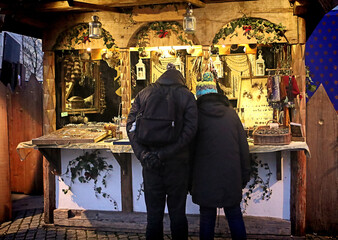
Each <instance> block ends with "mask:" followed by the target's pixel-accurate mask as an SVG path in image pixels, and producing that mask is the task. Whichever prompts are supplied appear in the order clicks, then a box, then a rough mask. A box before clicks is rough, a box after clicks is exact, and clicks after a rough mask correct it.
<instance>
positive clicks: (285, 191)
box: [56, 149, 291, 220]
mask: <svg viewBox="0 0 338 240" xmlns="http://www.w3.org/2000/svg"><path fill="white" fill-rule="evenodd" d="M87 151H91V150H87ZM100 151H101V155H102V156H104V157H106V160H107V161H109V163H110V164H112V165H113V171H112V172H111V174H110V176H109V178H108V179H107V189H104V191H106V192H107V193H109V194H110V195H111V196H112V198H113V199H114V200H115V201H116V203H117V208H116V209H114V204H112V203H111V202H109V200H108V199H106V198H103V197H102V196H99V198H97V197H95V194H94V189H93V183H85V184H84V183H79V182H78V181H76V182H75V183H74V184H73V186H72V190H71V192H70V193H67V194H64V193H63V192H62V189H65V188H67V186H66V185H65V183H63V182H62V181H61V177H62V178H64V180H65V182H66V183H67V184H68V183H70V179H69V178H68V179H67V178H66V177H64V176H61V177H60V176H57V177H56V208H58V209H87V210H103V211H106V210H107V211H121V210H122V206H121V176H120V166H119V164H118V163H117V161H116V160H115V159H114V156H113V154H112V153H111V152H109V151H108V152H107V151H105V150H100ZM83 153H84V150H74V149H72V150H67V149H65V150H64V149H63V150H62V151H61V159H62V161H61V162H62V166H61V167H62V173H64V172H65V171H66V167H67V164H68V162H69V161H70V160H72V159H75V158H76V157H77V156H80V155H82V154H83ZM257 156H258V158H259V159H261V160H262V161H263V162H267V163H268V165H269V167H270V170H271V172H272V175H271V179H270V187H271V189H272V196H271V198H270V199H269V200H268V201H266V200H262V199H261V195H262V189H259V188H256V189H255V190H254V193H253V194H252V196H251V197H252V198H251V200H250V201H249V204H248V206H247V207H246V209H245V213H244V215H250V216H264V217H275V218H280V219H285V220H289V219H290V183H291V175H290V172H291V167H290V152H288V151H282V160H281V162H282V164H281V169H282V180H280V181H277V180H276V153H260V154H257ZM266 173H267V170H265V169H262V168H259V175H260V176H261V177H262V179H263V181H265V180H266ZM98 182H100V181H98ZM132 183H133V189H132V191H133V211H134V212H146V206H145V202H144V192H143V191H142V189H143V186H142V183H143V179H142V167H141V164H140V162H139V161H138V160H137V159H136V157H135V155H134V154H132ZM243 193H245V190H244V191H243ZM243 196H244V194H243ZM242 206H243V203H242ZM243 210H244V209H243ZM166 212H167V208H166ZM187 214H199V206H198V205H196V204H194V203H193V202H192V200H191V196H190V195H188V199H187ZM221 214H222V211H221Z"/></svg>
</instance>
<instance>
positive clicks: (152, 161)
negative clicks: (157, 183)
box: [141, 152, 162, 169]
mask: <svg viewBox="0 0 338 240" xmlns="http://www.w3.org/2000/svg"><path fill="white" fill-rule="evenodd" d="M141 164H142V167H144V168H147V169H156V168H159V167H161V166H162V163H161V160H160V158H159V156H158V154H157V153H156V152H147V153H146V154H144V155H143V158H142V160H141Z"/></svg>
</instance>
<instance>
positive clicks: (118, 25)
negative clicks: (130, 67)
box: [43, 0, 303, 51]
mask: <svg viewBox="0 0 338 240" xmlns="http://www.w3.org/2000/svg"><path fill="white" fill-rule="evenodd" d="M141 11H144V12H145V14H146V12H149V14H147V15H144V14H143V15H142V18H140V16H141V13H140V12H141ZM161 11H163V12H161ZM161 11H159V10H156V9H155V10H154V14H151V13H150V11H149V9H138V10H137V14H136V15H135V19H136V20H139V21H141V22H138V23H136V24H135V25H131V24H130V21H129V15H128V14H120V13H112V12H97V13H95V14H96V15H97V16H99V20H100V21H101V23H102V26H103V28H104V29H106V30H107V31H109V32H110V34H111V35H112V36H113V38H114V39H115V42H116V44H117V45H118V47H120V48H124V47H127V46H128V43H129V41H130V39H131V37H132V36H133V34H135V33H136V32H137V30H138V29H139V27H140V26H142V25H143V24H144V23H145V22H152V21H159V20H162V21H164V20H167V21H169V20H175V21H179V22H181V21H182V19H183V14H182V16H181V18H179V16H180V15H181V11H182V10H180V9H179V10H178V12H176V10H172V11H168V10H167V9H165V10H161ZM243 14H246V16H248V17H256V18H263V19H266V20H269V21H270V22H273V23H275V24H279V23H282V24H283V25H284V26H286V29H287V31H286V37H287V38H288V40H289V42H290V43H297V42H298V38H299V37H298V31H297V29H298V18H297V17H296V16H293V9H292V7H291V6H290V4H289V2H288V1H269V0H258V1H246V2H226V3H215V4H207V5H206V7H205V8H198V9H194V16H195V17H196V19H197V31H196V37H197V39H199V41H200V44H201V45H210V44H211V43H212V39H213V38H214V36H215V34H216V33H217V32H218V31H219V30H220V28H221V27H223V26H224V25H225V24H227V23H229V22H230V21H232V20H234V19H237V18H241V17H242V16H243ZM92 15H93V13H85V14H72V15H69V16H66V17H65V18H64V19H62V20H60V21H58V22H56V23H54V24H53V25H52V26H50V28H49V30H48V31H47V32H46V34H45V38H44V46H43V48H44V50H45V51H46V50H51V49H52V47H53V45H54V44H55V41H56V38H57V36H58V35H59V34H60V33H61V32H62V31H64V30H65V29H68V28H71V27H73V26H74V25H76V24H78V23H84V22H89V21H91V16H92ZM161 15H163V16H164V15H166V16H165V17H163V19H160V18H159V17H158V16H161ZM145 16H146V17H145ZM170 16H171V17H170ZM135 19H134V20H135ZM301 24H302V25H303V23H301ZM301 29H303V28H301ZM74 47H75V48H87V47H91V48H104V45H103V42H102V40H92V41H91V43H88V42H87V43H86V44H80V45H78V46H74Z"/></svg>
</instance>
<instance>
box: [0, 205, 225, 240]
mask: <svg viewBox="0 0 338 240" xmlns="http://www.w3.org/2000/svg"><path fill="white" fill-rule="evenodd" d="M13 215H14V219H13V221H9V222H4V223H2V224H1V225H0V240H10V239H15V240H30V239H37V240H42V239H57V240H61V239H70V240H72V239H76V240H82V239H88V240H91V239H92V240H94V239H100V240H101V239H107V240H108V239H109V240H113V239H114V240H115V239H116V240H129V239H130V240H131V239H132V240H138V239H146V238H145V235H144V234H140V233H123V232H104V231H94V230H86V229H73V228H71V229H70V228H61V227H54V226H50V225H48V226H46V225H45V224H44V223H43V209H29V210H22V211H17V212H14V213H13ZM164 239H171V237H170V235H165V237H164ZM197 239H198V237H196V236H191V237H189V240H197ZM215 239H224V238H215Z"/></svg>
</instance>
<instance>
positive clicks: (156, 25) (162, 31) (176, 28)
mask: <svg viewBox="0 0 338 240" xmlns="http://www.w3.org/2000/svg"><path fill="white" fill-rule="evenodd" d="M151 30H152V31H156V34H157V35H158V37H159V38H165V37H166V36H167V35H168V34H169V32H170V31H172V32H174V33H176V34H178V36H177V38H178V40H179V41H181V42H182V43H183V44H186V45H190V46H192V44H193V43H192V42H191V41H190V40H187V39H186V38H185V36H184V34H182V33H183V27H182V26H181V25H180V24H179V23H178V22H176V21H174V22H152V23H150V24H147V25H145V26H143V27H142V28H141V29H140V30H139V31H138V33H137V35H136V39H137V46H138V47H139V51H140V52H141V51H143V50H144V48H145V47H146V45H147V44H148V42H147V38H148V37H149V35H148V33H149V31H151Z"/></svg>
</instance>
